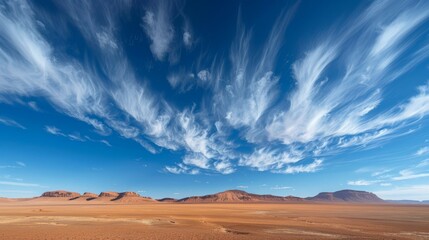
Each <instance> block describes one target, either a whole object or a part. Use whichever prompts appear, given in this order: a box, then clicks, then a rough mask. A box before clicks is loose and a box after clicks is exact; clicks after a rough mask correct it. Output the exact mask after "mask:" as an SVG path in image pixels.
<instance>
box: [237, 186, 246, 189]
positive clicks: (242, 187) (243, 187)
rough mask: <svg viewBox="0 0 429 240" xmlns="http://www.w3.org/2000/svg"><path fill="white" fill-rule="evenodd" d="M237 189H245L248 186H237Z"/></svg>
mask: <svg viewBox="0 0 429 240" xmlns="http://www.w3.org/2000/svg"><path fill="white" fill-rule="evenodd" d="M237 188H241V189H247V188H249V186H244V185H239V186H237Z"/></svg>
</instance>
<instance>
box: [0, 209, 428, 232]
mask: <svg viewBox="0 0 429 240" xmlns="http://www.w3.org/2000/svg"><path fill="white" fill-rule="evenodd" d="M0 239H2V240H4V239H70V240H71V239H186V240H190V239H429V205H426V206H424V205H386V204H374V205H369V204H366V205H359V204H312V203H300V204H177V203H148V204H140V205H121V204H105V203H101V204H87V203H82V204H76V203H74V204H67V203H62V202H6V203H0Z"/></svg>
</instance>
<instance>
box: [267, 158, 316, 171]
mask: <svg viewBox="0 0 429 240" xmlns="http://www.w3.org/2000/svg"><path fill="white" fill-rule="evenodd" d="M322 163H323V160H322V159H316V160H314V161H313V162H312V163H309V164H306V165H294V166H291V165H289V166H287V167H286V169H284V170H276V171H274V172H278V173H286V174H294V173H312V172H316V171H318V170H320V169H321V167H322Z"/></svg>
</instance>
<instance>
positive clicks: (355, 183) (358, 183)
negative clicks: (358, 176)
mask: <svg viewBox="0 0 429 240" xmlns="http://www.w3.org/2000/svg"><path fill="white" fill-rule="evenodd" d="M379 182H380V181H379V180H372V181H369V180H356V181H348V182H347V184H348V185H350V186H369V185H373V184H376V183H379Z"/></svg>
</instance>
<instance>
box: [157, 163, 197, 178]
mask: <svg viewBox="0 0 429 240" xmlns="http://www.w3.org/2000/svg"><path fill="white" fill-rule="evenodd" d="M165 170H166V171H167V172H169V173H173V174H191V175H196V174H199V173H200V170H198V169H196V168H190V167H187V166H186V165H184V164H182V163H179V164H177V166H166V167H165Z"/></svg>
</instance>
